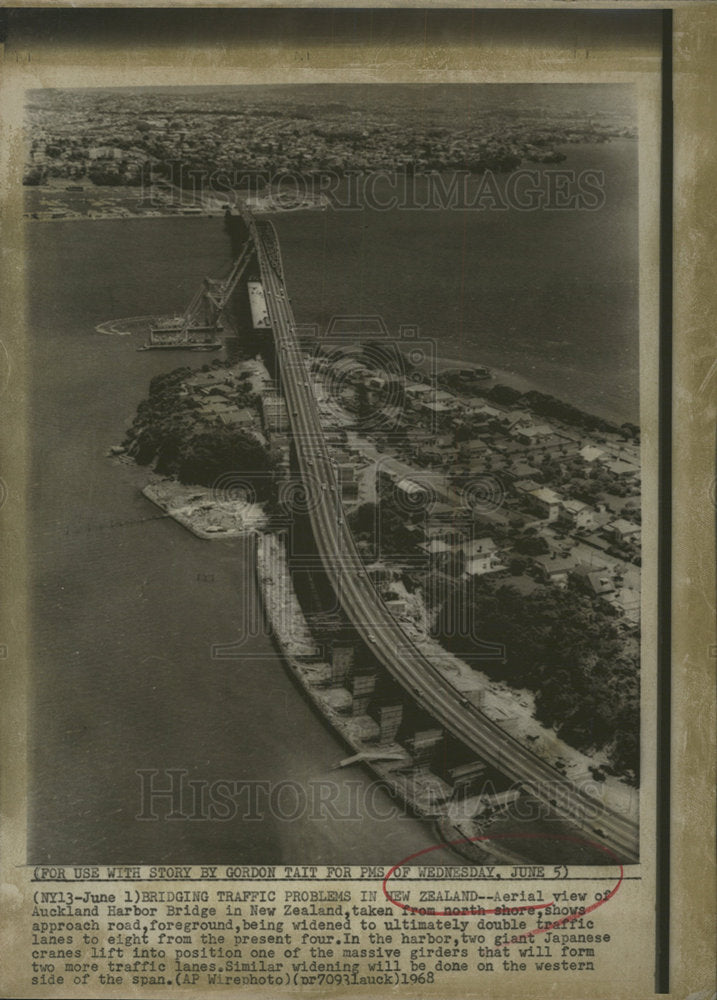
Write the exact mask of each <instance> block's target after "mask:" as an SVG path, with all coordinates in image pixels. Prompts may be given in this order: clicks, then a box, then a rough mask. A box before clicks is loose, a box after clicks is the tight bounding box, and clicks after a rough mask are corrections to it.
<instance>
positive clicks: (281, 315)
mask: <svg viewBox="0 0 717 1000" xmlns="http://www.w3.org/2000/svg"><path fill="white" fill-rule="evenodd" d="M242 216H243V218H244V221H245V222H246V224H247V226H248V227H249V231H250V236H251V238H252V239H253V241H254V244H255V246H256V251H257V259H258V262H259V268H260V273H261V281H262V285H263V289H264V298H265V301H266V307H267V311H268V316H269V321H270V325H271V328H272V331H273V335H274V341H275V346H276V354H277V358H278V364H279V371H280V374H281V380H282V385H283V389H284V394H285V397H286V403H287V409H288V412H289V421H290V424H291V430H292V434H293V439H294V444H295V450H296V455H297V460H298V464H299V471H300V473H301V476H302V478H303V479H304V482H305V483H306V488H307V490H315V491H318V492H317V495H316V496H315V497H314V498H313V501H312V502H311V503H309V504H308V507H309V517H310V522H311V527H312V530H313V532H314V535H315V540H316V545H317V549H318V552H319V555H320V557H321V560H322V565H323V568H324V571H325V573H326V576H327V578H328V580H329V582H330V584H331V586H332V588H333V590H334V593H335V594H336V597H337V600H338V601H340V604H341V606H342V608H343V610H344V612H345V614H346V616H347V618H348V619H349V621H350V622H351V624H352V626H353V627H354V628H355V629H356V631H357V633H358V634H359V636H360V637H361V639H362V640H363V642H365V643H366V644H367V647H368V648H370V650H371V653H372V654H373V655H374V656H375V657H376V659H377V660H378V662H379V663H381V664H382V665H383V667H384V668H385V669H386V670H387V671H388V672H389V674H390V675H391V676H392V677H393V678H394V679H395V680H396V681H397V682H398V683H399V684H400V685H401V687H402V688H403V689H404V690H405V691H406V692H407V693H408V694H409V695H410V697H411V698H412V699H414V701H415V702H416V703H417V704H418V705H419V706H420V707H421V708H423V709H424V710H425V711H426V712H427V713H429V714H430V715H431V716H432V717H433V718H435V719H436V720H437V722H438V723H439V724H440V725H441V726H443V727H444V728H445V729H446V730H447V731H448V732H450V733H451V734H452V735H453V736H454V737H455V738H456V739H457V740H459V741H460V742H461V743H462V744H463V745H464V746H466V747H468V748H470V750H471V751H472V752H473V753H475V754H476V756H478V757H479V758H481V759H482V760H484V761H485V762H487V763H488V764H490V765H491V766H492V767H494V768H495V769H496V770H498V771H499V772H501V773H503V774H505V775H507V776H508V777H509V778H510V779H511V780H512V781H514V782H516V783H521V784H524V785H526V787H527V789H528V790H529V791H530V794H532V795H534V796H535V797H536V798H538V799H540V800H541V801H542V802H543V803H544V805H545V806H546V808H547V809H548V810H549V811H550V812H551V813H552V815H554V816H556V817H558V816H559V817H561V818H563V819H566V820H568V821H569V822H570V823H571V824H572V825H574V826H575V827H577V829H579V830H580V831H581V832H582V834H583V835H584V837H585V839H587V840H592V841H595V842H597V843H601V844H603V845H604V846H605V847H607V848H608V849H609V850H611V851H613V852H614V853H615V854H616V855H617V856H618V857H619V858H620V860H621V861H623V862H627V863H636V862H637V861H638V858H639V828H638V824H637V822H636V821H635V820H634V819H631V818H630V817H628V816H624V815H622V814H621V813H619V812H617V811H616V810H614V809H612V808H610V807H608V806H607V805H606V804H605V803H604V802H602V801H601V800H599V799H598V798H595V797H593V796H592V795H590V794H588V793H587V792H586V791H585V790H584V789H581V788H579V787H578V786H577V785H575V784H574V783H573V782H571V781H570V780H569V779H567V778H566V777H565V776H564V775H562V774H561V773H560V772H559V771H557V770H555V768H553V767H551V766H550V765H549V764H547V763H546V762H545V761H543V760H542V759H541V758H539V757H537V756H536V755H535V754H534V753H532V752H531V751H530V750H529V749H528V748H527V747H525V746H523V745H522V744H521V743H520V742H519V741H518V740H517V739H515V737H513V736H511V735H510V734H509V733H507V732H505V731H504V730H502V729H501V728H500V726H498V725H497V724H496V723H495V722H493V721H492V720H491V719H489V718H488V717H487V716H486V715H484V714H483V713H482V712H481V711H480V710H479V709H478V708H476V707H475V706H474V705H472V704H471V703H470V702H468V701H467V699H466V698H465V697H464V696H463V695H462V694H461V692H460V691H458V690H457V689H456V688H454V687H453V685H452V684H451V683H450V682H449V681H448V680H447V679H446V678H445V677H444V676H443V675H442V673H441V672H440V671H439V670H438V668H437V667H436V666H435V665H434V664H433V663H432V662H431V661H430V659H429V658H428V657H427V656H426V655H425V654H424V653H423V652H422V651H421V650H420V649H419V648H418V647H417V646H416V645H415V643H414V642H413V641H412V640H411V638H410V637H409V636H408V635H407V634H406V633H405V632H404V631H403V629H402V628H401V627H400V625H399V624H398V623H397V622H396V620H395V619H394V618H393V616H392V614H391V612H390V611H389V609H388V608H387V607H386V605H385V604H384V602H383V599H382V598H381V596H380V594H379V592H378V590H377V588H376V586H375V585H374V583H373V580H372V579H371V577H370V575H369V574H368V573H367V572H366V570H365V568H364V566H363V561H362V559H361V556H360V554H359V552H358V549H357V547H356V543H355V541H354V538H353V534H352V532H351V529H350V527H349V525H348V523H347V519H346V516H345V513H344V510H343V506H342V503H341V492H340V489H339V483H338V481H337V477H336V472H335V469H334V466H333V464H332V462H331V458H330V453H329V449H328V445H327V442H326V440H325V437H324V434H323V431H322V427H321V421H320V418H319V411H318V407H317V404H316V400H315V398H314V394H313V392H312V390H311V388H310V386H309V383H308V380H307V378H306V371H305V367H304V362H303V357H302V352H301V349H300V346H299V342H298V338H297V335H296V322H295V319H294V315H293V310H292V308H291V303H290V301H289V297H288V294H287V290H286V285H285V281H284V272H283V264H282V259H281V250H280V245H279V239H278V236H277V234H276V230H275V228H274V226H273V224H272V223H271V222H270V221H267V220H261V221H257V220H255V219H254V217H253V216H252V215H251V213H249V212H248V211H246V210H244V211H242Z"/></svg>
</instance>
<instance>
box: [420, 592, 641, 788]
mask: <svg viewBox="0 0 717 1000" xmlns="http://www.w3.org/2000/svg"><path fill="white" fill-rule="evenodd" d="M449 603H450V604H452V605H454V606H453V607H448V604H449ZM456 621H461V622H470V623H473V627H471V628H470V629H468V628H466V629H464V630H463V631H461V632H458V631H457V630H456V629H455V627H454V623H455V622H456ZM437 628H438V630H439V634H440V639H441V641H442V642H443V644H444V645H445V646H446V647H447V648H448V649H450V650H451V651H453V652H456V653H458V654H459V655H460V654H463V655H466V654H470V653H475V651H476V647H475V637H476V636H477V637H479V638H480V640H481V641H483V642H490V643H499V644H501V645H502V646H503V647H504V650H505V662H504V663H497V662H496V661H492V660H486V661H485V663H484V664H482V665H481V669H483V670H484V672H485V673H487V674H489V675H490V676H491V677H493V678H494V679H500V680H503V681H505V682H506V683H508V684H510V685H511V686H512V687H515V688H528V689H529V690H530V691H533V692H534V693H535V708H536V716H537V718H538V719H539V720H540V721H541V722H543V723H545V724H547V725H549V726H554V727H555V728H556V730H557V733H558V736H559V737H560V738H561V739H564V740H565V741H566V742H567V743H569V744H570V745H571V746H574V747H575V748H576V749H578V750H590V749H602V748H605V747H606V748H607V749H608V750H609V753H610V759H611V762H612V770H613V771H614V772H615V773H619V774H624V775H625V776H626V777H627V778H628V780H630V781H631V782H633V783H635V784H637V782H638V775H639V661H638V657H637V653H632V652H630V651H629V650H627V649H626V647H625V643H624V640H623V638H622V637H621V636H620V634H619V632H618V629H617V627H616V623H615V617H614V612H612V610H611V609H609V608H607V607H606V606H605V605H604V604H603V603H602V602H600V601H599V599H597V598H592V597H590V596H588V595H584V594H579V593H577V592H575V591H574V590H560V589H558V588H541V589H539V590H535V591H534V592H533V593H531V594H529V595H522V594H520V593H519V592H518V591H517V590H516V589H515V588H513V587H510V586H507V585H505V584H500V583H499V582H498V583H491V582H489V581H487V580H485V579H481V580H477V581H476V580H472V581H470V582H466V583H463V584H461V585H459V586H458V587H457V588H456V589H455V591H454V592H453V594H452V596H451V600H450V602H446V604H445V605H444V606H443V608H441V611H440V613H439V617H438V623H437Z"/></svg>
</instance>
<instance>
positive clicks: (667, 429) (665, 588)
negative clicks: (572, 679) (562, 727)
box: [655, 10, 673, 993]
mask: <svg viewBox="0 0 717 1000" xmlns="http://www.w3.org/2000/svg"><path fill="white" fill-rule="evenodd" d="M672 126H673V122H672V10H663V11H662V134H661V139H662V144H661V156H660V376H659V379H660V394H659V395H660V402H659V407H660V417H659V485H658V490H659V498H658V533H659V537H658V556H657V559H658V565H657V586H658V599H657V606H658V615H657V620H658V630H659V631H658V653H657V692H658V693H657V697H658V701H657V857H656V866H657V887H656V891H657V898H656V918H657V920H656V936H657V940H656V965H655V992H656V993H669V992H670V759H671V747H670V736H671V696H672V684H671V681H672V677H671V657H670V646H671V634H672V627H671V620H670V614H671V599H672V587H671V570H672V566H671V543H672V221H673V204H672V168H673V128H672Z"/></svg>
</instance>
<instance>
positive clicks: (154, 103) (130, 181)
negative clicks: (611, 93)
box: [23, 88, 635, 216]
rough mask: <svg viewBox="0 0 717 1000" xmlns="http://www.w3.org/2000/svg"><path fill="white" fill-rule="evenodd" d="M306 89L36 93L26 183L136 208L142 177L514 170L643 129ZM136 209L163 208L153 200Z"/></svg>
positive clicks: (98, 205) (219, 182)
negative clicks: (105, 194) (361, 99)
mask: <svg viewBox="0 0 717 1000" xmlns="http://www.w3.org/2000/svg"><path fill="white" fill-rule="evenodd" d="M310 89H311V88H303V89H301V93H300V94H298V96H294V98H293V100H292V97H291V95H289V94H287V92H286V91H285V90H284V91H282V92H281V94H279V93H276V92H274V93H272V89H271V88H261V90H262V94H261V96H260V97H253V96H252V95H247V94H246V93H244V94H242V96H241V97H238V96H237V95H236V93H235V92H234V90H233V89H231V88H227V89H226V92H223V91H222V90H221V89H220V90H216V89H213V90H211V92H210V93H209V94H207V95H205V96H203V95H201V94H200V93H198V92H196V91H192V92H186V91H185V92H179V93H171V92H169V91H168V92H166V93H164V92H156V91H153V92H142V91H137V92H130V93H127V92H123V93H122V95H121V97H120V96H118V94H117V93H115V92H113V91H109V90H106V91H94V90H76V91H68V90H65V91H52V90H47V91H42V92H36V93H35V94H34V95H33V96H31V98H30V100H29V102H28V106H27V116H28V126H29V127H28V147H27V160H26V165H25V171H24V178H23V180H24V183H25V185H27V186H31V187H34V186H48V185H49V186H50V187H51V188H53V189H56V191H57V192H58V194H59V193H60V192H62V193H63V196H64V195H66V194H67V193H68V192H69V193H70V194H74V195H75V198H74V199H69V200H68V199H67V198H66V197H64V199H63V200H62V201H61V202H58V203H57V204H53V203H51V202H50V203H48V204H46V205H40V204H36V205H32V206H31V207H32V209H34V210H35V211H41V212H44V213H46V214H50V215H51V214H52V210H53V209H54V210H55V211H56V212H62V215H63V216H67V215H68V214H69V215H72V214H74V213H77V214H83V215H92V214H96V215H106V214H117V211H118V206H117V202H116V196H117V195H119V194H120V192H119V191H115V192H114V194H115V198H114V199H113V201H112V202H111V203H109V204H103V203H102V202H101V201H100V202H94V203H93V204H87V203H86V202H87V197H88V192H89V194H90V195H91V192H92V191H93V189H94V188H96V187H100V188H104V189H108V188H130V189H133V190H130V191H129V192H127V194H128V195H131V198H132V201H131V203H125V204H124V205H121V206H120V208H122V209H123V210H124V211H125V212H127V213H129V212H130V211H132V212H135V211H137V209H138V206H137V204H136V203H137V195H138V192H137V190H136V189H137V188H138V187H139V186H140V185H142V186H145V187H146V186H147V185H148V184H150V183H153V182H161V181H162V180H164V181H168V180H170V181H171V183H172V184H173V185H177V186H179V187H180V188H181V187H183V188H185V189H193V188H195V187H196V186H197V183H198V182H197V177H198V176H199V175H201V176H202V177H203V178H205V181H204V182H203V183H207V181H206V179H207V178H213V180H210V181H209V182H208V183H210V185H211V184H212V183H213V184H214V185H215V187H216V188H217V190H220V191H226V189H227V188H233V187H236V186H239V187H241V186H242V185H245V186H247V187H248V188H249V189H251V188H259V189H261V186H262V185H263V184H264V183H266V182H269V181H271V180H272V179H274V178H277V177H280V176H282V175H286V174H291V175H300V176H302V177H305V178H318V177H320V176H322V175H331V176H333V177H335V176H341V175H343V174H346V173H350V172H359V173H360V172H371V171H394V172H399V173H401V172H402V173H406V174H414V173H415V174H430V173H432V172H439V173H440V172H444V171H446V172H449V171H456V170H461V171H468V172H470V173H475V174H480V173H483V172H485V171H487V170H490V171H493V172H507V171H511V170H514V169H516V168H517V167H519V166H520V165H521V164H530V163H556V162H560V161H562V160H564V159H565V153H564V152H562V151H561V149H560V147H561V146H565V145H566V144H570V143H584V142H606V141H609V140H611V139H614V138H617V137H634V135H635V129H634V127H633V126H632V125H631V124H630V122H629V120H627V119H623V118H622V117H621V115H620V114H619V113H618V112H617V111H615V112H613V113H611V114H609V115H607V114H602V115H600V114H594V115H589V114H586V113H585V112H584V111H579V110H574V111H565V112H562V113H557V112H552V113H551V112H549V111H546V112H545V114H543V115H541V117H540V119H539V120H536V116H535V112H534V110H528V109H526V110H524V111H521V110H515V109H513V110H510V109H509V110H502V111H496V110H490V109H482V108H481V105H480V103H479V102H476V104H475V105H474V106H468V107H466V105H465V103H464V102H461V103H460V105H459V106H456V107H455V108H454V107H452V105H451V102H447V103H444V104H442V105H441V106H440V107H436V108H435V109H432V108H430V107H429V108H428V109H427V108H426V107H423V106H420V105H417V104H416V103H415V101H407V100H404V101H398V100H397V99H395V98H394V99H391V98H390V97H385V99H384V100H381V101H379V100H376V101H374V102H373V103H372V104H371V106H370V107H369V108H367V107H366V106H365V105H364V106H363V107H362V108H361V109H359V108H354V107H352V106H351V105H350V104H349V103H344V102H343V101H337V100H331V99H330V96H329V97H328V99H327V98H326V95H324V97H321V96H318V95H317V97H315V98H313V99H312V97H311V94H310V93H307V92H308V91H310ZM287 101H288V105H287ZM68 182H69V187H68ZM78 195H81V196H82V197H77V196H78ZM140 207H141V208H142V211H146V212H152V211H154V210H156V208H157V206H156V205H153V204H151V203H150V201H149V200H147V201H146V203H145V204H144V205H143V206H140ZM163 207H166V206H163ZM175 210H176V211H180V210H181V207H180V206H175ZM185 210H186V206H185ZM120 214H121V212H120Z"/></svg>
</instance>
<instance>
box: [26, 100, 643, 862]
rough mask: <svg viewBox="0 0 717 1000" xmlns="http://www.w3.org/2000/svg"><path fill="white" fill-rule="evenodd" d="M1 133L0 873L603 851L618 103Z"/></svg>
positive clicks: (624, 264) (621, 203)
mask: <svg viewBox="0 0 717 1000" xmlns="http://www.w3.org/2000/svg"><path fill="white" fill-rule="evenodd" d="M25 140H26V148H25V166H24V175H23V195H24V223H25V243H26V259H27V268H26V289H27V291H26V294H27V307H26V314H27V331H28V355H29V362H30V370H31V379H30V383H29V388H28V393H29V395H28V414H29V415H28V437H29V440H30V441H31V442H32V445H31V472H30V490H29V510H28V517H29V523H30V531H29V538H30V566H29V574H30V600H31V621H32V633H31V634H32V649H31V664H32V668H31V677H30V682H31V683H30V689H31V700H30V725H29V731H30V733H31V737H32V742H31V747H30V753H29V771H28V774H29V792H28V794H29V819H28V860H29V862H31V863H32V864H40V863H51V864H55V863H62V862H68V863H69V862H72V863H89V862H92V863H95V864H100V863H101V864H129V863H132V864H158V863H165V862H175V863H180V862H181V863H184V864H200V863H218V864H219V863H236V864H241V865H246V866H247V875H248V876H252V877H253V876H256V874H257V873H258V872H260V871H261V868H260V867H257V866H266V865H273V864H277V863H283V864H294V863H296V864H298V863H301V864H309V865H324V864H332V865H333V864H341V865H349V866H351V865H381V864H390V863H392V862H393V861H395V860H396V859H397V858H400V857H407V856H409V855H413V854H415V853H417V852H420V851H421V850H424V849H428V848H429V847H436V849H435V850H432V851H431V853H429V854H427V856H426V863H428V862H430V863H431V864H454V863H456V861H458V862H462V861H463V862H471V863H476V864H482V863H483V862H488V863H498V864H502V863H510V864H521V863H527V864H530V863H536V864H577V865H581V864H582V865H599V864H606V863H609V862H610V863H614V862H615V861H616V860H617V861H619V862H620V863H622V864H631V863H632V864H634V863H636V862H637V861H638V860H639V835H640V826H639V788H640V759H641V753H640V748H641V744H640V733H641V726H640V662H641V648H642V642H641V621H640V609H641V585H640V577H641V522H642V500H641V451H640V393H639V381H640V379H639V376H640V352H639V333H640V330H639V319H640V317H639V281H638V278H639V265H640V260H639V252H638V250H639V247H638V221H639V202H638V152H639V135H638V116H637V106H636V100H635V94H634V89H633V87H632V86H631V85H627V84H608V83H605V84H580V83H568V84H565V83H560V84H557V83H555V84H552V83H540V84H538V83H531V84H528V83H524V84H441V85H431V84H400V85H399V84H390V85H389V84H368V83H367V84H311V85H301V86H288V85H272V86H267V85H258V84H257V85H255V86H250V85H242V86H223V87H209V86H207V87H200V86H192V87H135V88H115V89H90V88H83V89H72V90H69V89H68V90H62V89H52V88H46V89H42V90H35V91H30V92H28V93H27V101H26V109H25ZM417 863H419V864H420V863H422V861H421V860H419V861H418V862H417ZM251 866H254V867H253V868H252V867H251Z"/></svg>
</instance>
